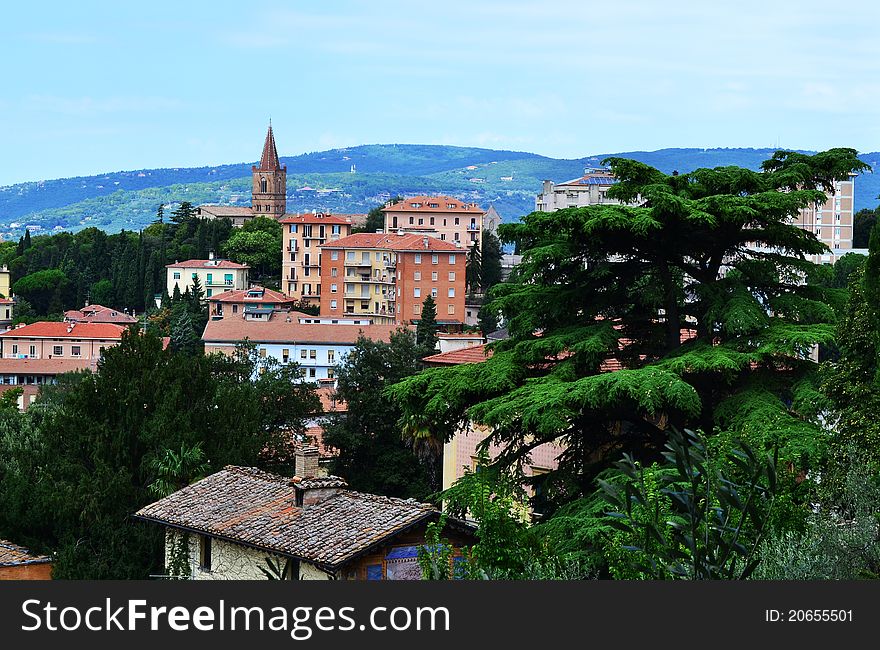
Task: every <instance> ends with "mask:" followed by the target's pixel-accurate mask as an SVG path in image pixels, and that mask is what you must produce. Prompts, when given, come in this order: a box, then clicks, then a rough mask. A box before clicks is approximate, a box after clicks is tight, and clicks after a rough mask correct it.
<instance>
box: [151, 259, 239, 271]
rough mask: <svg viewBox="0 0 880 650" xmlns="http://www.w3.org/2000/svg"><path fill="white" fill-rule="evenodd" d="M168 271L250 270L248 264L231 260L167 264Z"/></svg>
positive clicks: (188, 261) (189, 261)
mask: <svg viewBox="0 0 880 650" xmlns="http://www.w3.org/2000/svg"><path fill="white" fill-rule="evenodd" d="M165 268H166V269H171V268H175V269H176V268H185V269H249V268H250V267H249V266H248V265H247V264H238V263H236V262H230V261H229V260H186V261H185V262H177V263H176V264H166V265H165Z"/></svg>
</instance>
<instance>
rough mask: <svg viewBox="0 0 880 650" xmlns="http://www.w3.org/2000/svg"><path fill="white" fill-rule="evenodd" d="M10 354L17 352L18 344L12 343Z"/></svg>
mask: <svg viewBox="0 0 880 650" xmlns="http://www.w3.org/2000/svg"><path fill="white" fill-rule="evenodd" d="M12 354H18V344H17V343H13V344H12Z"/></svg>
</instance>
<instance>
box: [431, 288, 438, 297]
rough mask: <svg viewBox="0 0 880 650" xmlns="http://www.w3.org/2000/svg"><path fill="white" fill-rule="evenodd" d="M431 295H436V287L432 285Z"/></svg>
mask: <svg viewBox="0 0 880 650" xmlns="http://www.w3.org/2000/svg"><path fill="white" fill-rule="evenodd" d="M431 297H432V298H436V297H437V287H432V288H431Z"/></svg>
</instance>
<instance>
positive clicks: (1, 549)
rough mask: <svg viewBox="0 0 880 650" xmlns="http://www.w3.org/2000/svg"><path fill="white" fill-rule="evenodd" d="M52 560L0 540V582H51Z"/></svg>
mask: <svg viewBox="0 0 880 650" xmlns="http://www.w3.org/2000/svg"><path fill="white" fill-rule="evenodd" d="M51 579H52V558H50V557H48V556H47V555H37V554H35V553H31V552H30V551H29V550H28V549H26V548H23V547H21V546H18V545H16V544H13V543H12V542H9V541H6V540H5V539H0V580H51Z"/></svg>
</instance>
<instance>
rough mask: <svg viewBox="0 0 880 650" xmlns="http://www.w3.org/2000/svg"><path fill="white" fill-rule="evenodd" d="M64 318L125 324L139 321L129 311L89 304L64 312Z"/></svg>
mask: <svg viewBox="0 0 880 650" xmlns="http://www.w3.org/2000/svg"><path fill="white" fill-rule="evenodd" d="M64 320H65V321H67V322H70V323H113V324H116V325H124V326H127V325H131V324H132V323H137V322H138V319H137V318H135V317H134V315H132V314H129V313H128V312H127V311H118V310H116V309H112V308H110V307H104V306H103V305H89V304H86V305H85V306H84V307H83V308H82V309H70V310H68V311H66V312H64Z"/></svg>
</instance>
